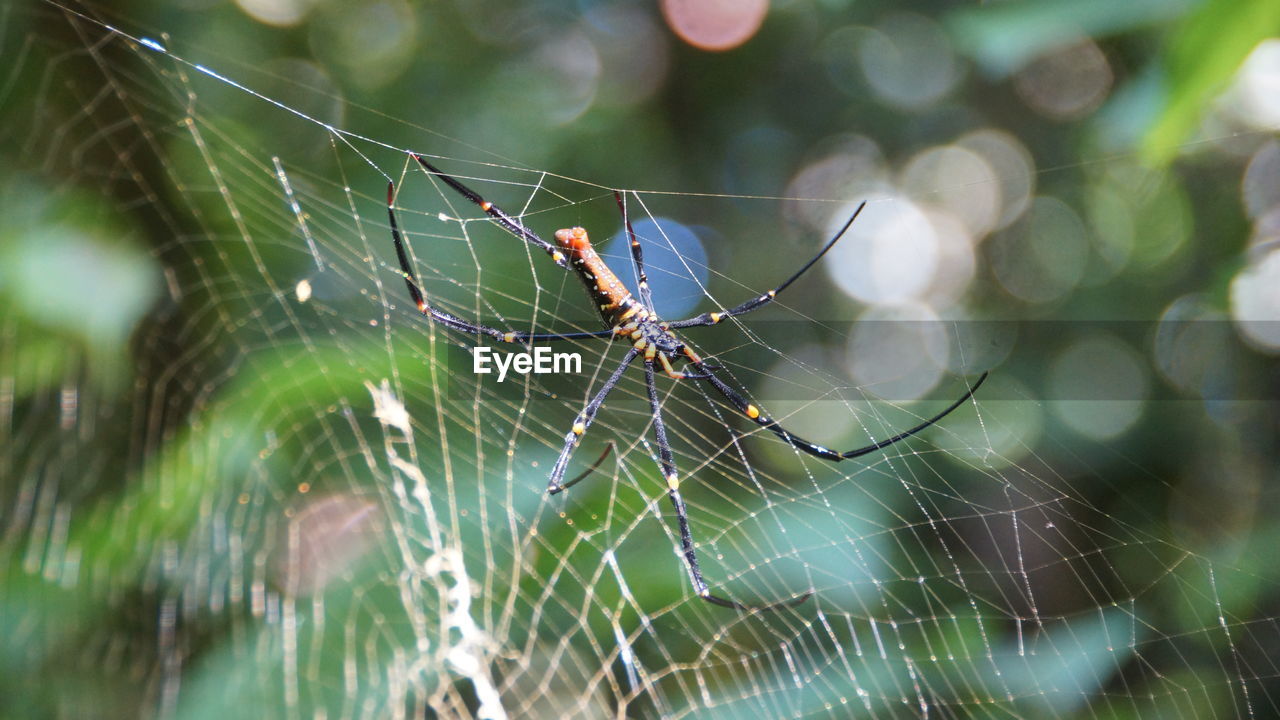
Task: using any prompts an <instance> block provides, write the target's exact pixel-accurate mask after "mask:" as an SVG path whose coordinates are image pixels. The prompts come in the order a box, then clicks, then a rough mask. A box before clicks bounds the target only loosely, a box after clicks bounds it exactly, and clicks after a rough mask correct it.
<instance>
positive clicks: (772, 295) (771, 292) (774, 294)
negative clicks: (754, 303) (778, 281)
mask: <svg viewBox="0 0 1280 720" xmlns="http://www.w3.org/2000/svg"><path fill="white" fill-rule="evenodd" d="M777 295H778V291H777V290H770V291H769V297H777Z"/></svg>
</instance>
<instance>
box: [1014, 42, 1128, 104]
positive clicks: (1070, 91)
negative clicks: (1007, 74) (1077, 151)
mask: <svg viewBox="0 0 1280 720" xmlns="http://www.w3.org/2000/svg"><path fill="white" fill-rule="evenodd" d="M1112 82H1114V76H1113V73H1112V71H1111V64H1110V63H1109V62H1107V57H1106V56H1105V55H1103V54H1102V50H1101V49H1099V48H1098V46H1097V44H1096V43H1094V42H1093V41H1092V40H1090V39H1087V38H1085V39H1081V40H1080V41H1079V42H1076V43H1075V44H1073V45H1069V46H1067V47H1063V48H1059V49H1056V50H1052V51H1050V52H1048V53H1046V54H1044V55H1041V56H1040V57H1038V58H1036V59H1035V60H1034V61H1032V62H1031V63H1030V64H1029V65H1027V66H1026V67H1024V68H1023V69H1022V70H1020V71H1018V73H1017V74H1016V75H1015V76H1014V81H1013V86H1014V88H1015V89H1017V91H1018V95H1019V96H1021V97H1022V99H1023V101H1024V102H1026V103H1027V105H1028V106H1029V107H1031V108H1032V109H1033V110H1035V111H1036V112H1038V113H1040V114H1041V115H1045V116H1046V117H1050V118H1054V119H1056V120H1076V119H1079V118H1082V117H1084V116H1086V115H1089V114H1090V113H1092V112H1093V111H1094V110H1097V109H1098V107H1099V106H1100V105H1102V102H1103V100H1105V99H1106V97H1107V93H1108V92H1109V91H1110V90H1111V84H1112Z"/></svg>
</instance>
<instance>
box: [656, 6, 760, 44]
mask: <svg viewBox="0 0 1280 720" xmlns="http://www.w3.org/2000/svg"><path fill="white" fill-rule="evenodd" d="M768 12H769V0H662V15H663V17H665V18H666V19H667V25H668V26H669V27H670V28H671V31H672V32H674V33H675V34H676V36H677V37H679V38H680V39H681V40H684V41H685V42H686V43H689V44H690V45H692V46H694V47H696V48H699V49H701V50H715V51H724V50H731V49H733V48H735V47H738V46H739V45H741V44H743V43H745V42H746V41H747V40H750V39H751V37H752V36H753V35H755V34H756V32H757V31H758V30H759V29H760V25H761V24H762V23H764V17H765V14H766V13H768Z"/></svg>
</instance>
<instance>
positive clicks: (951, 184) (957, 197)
mask: <svg viewBox="0 0 1280 720" xmlns="http://www.w3.org/2000/svg"><path fill="white" fill-rule="evenodd" d="M995 180H996V173H995V169H994V168H992V167H991V165H989V164H988V163H987V161H986V159H985V158H983V157H982V156H981V155H979V154H978V153H976V152H973V151H972V150H968V149H965V148H963V147H957V146H954V145H946V146H941V147H932V148H927V149H925V150H923V151H921V152H919V153H917V154H916V156H915V157H913V158H911V159H910V160H908V161H907V163H906V167H905V168H903V170H902V175H901V179H900V180H899V182H898V184H899V186H900V187H901V188H902V190H903V192H906V193H907V194H908V195H909V196H910V197H911V198H912V199H914V200H915V201H916V202H917V203H928V204H930V205H934V206H936V207H938V208H941V209H943V210H946V211H947V212H948V213H949V214H951V215H952V216H953V217H955V218H956V219H958V220H959V221H960V222H961V223H962V224H963V225H964V227H965V229H966V230H967V231H968V234H969V235H970V236H977V237H981V236H983V235H986V234H987V233H988V232H990V231H991V229H992V228H994V227H995V226H996V223H997V222H998V221H999V218H1000V216H1001V214H1002V208H1001V200H1002V198H1001V197H1000V186H999V185H998V184H996V181H995Z"/></svg>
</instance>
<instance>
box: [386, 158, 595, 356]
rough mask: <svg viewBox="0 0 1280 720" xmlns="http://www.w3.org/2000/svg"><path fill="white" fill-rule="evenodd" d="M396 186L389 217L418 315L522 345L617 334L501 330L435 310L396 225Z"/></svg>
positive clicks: (391, 186)
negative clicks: (423, 289)
mask: <svg viewBox="0 0 1280 720" xmlns="http://www.w3.org/2000/svg"><path fill="white" fill-rule="evenodd" d="M395 192H396V186H395V183H387V217H388V218H389V219H390V221H391V240H392V242H394V243H395V246H396V258H397V259H398V260H399V261H400V274H401V275H403V276H404V284H405V287H407V288H409V297H410V298H412V299H413V303H414V305H416V306H417V308H418V312H420V313H422V314H423V315H426V316H427V317H429V318H431V319H432V320H435V321H436V322H438V323H440V324H441V325H444V326H446V327H450V328H453V329H454V330H458V331H461V332H465V333H471V334H473V335H488V336H490V337H493V338H497V339H498V340H501V341H502V342H521V343H528V342H533V341H537V340H570V339H576V338H589V337H609V336H611V335H613V331H612V330H596V331H592V332H569V333H530V332H521V331H512V330H499V329H497V328H491V327H488V326H486V325H479V324H476V323H470V322H467V321H466V320H463V319H462V318H460V317H458V316H456V315H453V314H450V313H447V312H445V311H444V310H440V309H439V308H435V307H432V306H431V305H430V304H429V303H427V300H426V298H424V297H423V296H422V290H421V289H420V288H419V287H418V278H417V276H416V275H414V274H413V267H412V266H411V265H410V264H409V254H408V252H407V251H406V250H405V247H404V238H403V236H402V235H401V233H400V224H399V223H398V222H396V210H395V205H394V204H393V202H394V200H395Z"/></svg>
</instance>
